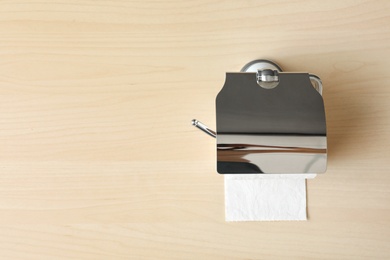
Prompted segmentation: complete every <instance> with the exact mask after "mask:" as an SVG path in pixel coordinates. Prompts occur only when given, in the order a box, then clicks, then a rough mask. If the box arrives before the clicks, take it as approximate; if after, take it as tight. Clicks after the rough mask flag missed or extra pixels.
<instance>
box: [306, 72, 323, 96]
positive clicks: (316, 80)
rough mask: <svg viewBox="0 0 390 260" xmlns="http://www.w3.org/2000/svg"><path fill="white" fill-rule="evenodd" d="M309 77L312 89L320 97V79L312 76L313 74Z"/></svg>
mask: <svg viewBox="0 0 390 260" xmlns="http://www.w3.org/2000/svg"><path fill="white" fill-rule="evenodd" d="M309 77H310V82H311V84H312V85H313V87H314V88H315V89H316V90H317V91H318V93H320V94H321V95H322V81H321V79H320V78H319V77H318V76H316V75H314V74H309Z"/></svg>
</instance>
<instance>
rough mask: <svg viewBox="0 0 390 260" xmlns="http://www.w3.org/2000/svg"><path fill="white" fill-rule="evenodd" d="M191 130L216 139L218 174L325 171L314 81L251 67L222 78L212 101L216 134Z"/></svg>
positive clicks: (265, 66) (320, 105)
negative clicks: (214, 105)
mask: <svg viewBox="0 0 390 260" xmlns="http://www.w3.org/2000/svg"><path fill="white" fill-rule="evenodd" d="M192 124H193V125H194V126H196V127H198V128H199V129H201V130H203V131H204V132H205V133H207V134H209V135H210V136H212V137H215V138H216V148H217V172H218V173H221V174H245V173H265V174H272V173H323V172H325V171H326V166H327V137H326V136H327V134H326V118H325V108H324V101H323V98H322V82H321V80H320V78H319V77H318V76H316V75H313V74H309V73H295V72H294V73H291V72H283V71H282V69H281V68H280V66H278V65H277V64H276V63H274V62H272V61H269V60H255V61H252V62H250V63H248V64H246V65H245V66H244V67H243V68H242V70H241V71H240V72H237V73H230V72H229V73H226V81H225V84H224V86H223V88H222V89H221V91H220V92H219V93H218V95H217V98H216V126H217V129H216V131H213V130H211V129H210V128H208V127H207V126H206V125H204V124H203V123H201V122H200V121H198V120H196V119H194V120H192Z"/></svg>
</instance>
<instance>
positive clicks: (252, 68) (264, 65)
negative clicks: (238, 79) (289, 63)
mask: <svg viewBox="0 0 390 260" xmlns="http://www.w3.org/2000/svg"><path fill="white" fill-rule="evenodd" d="M266 69H270V70H277V71H278V72H281V71H282V68H281V67H280V66H279V65H278V64H276V63H275V62H273V61H270V60H264V59H261V60H254V61H251V62H249V63H248V64H246V65H245V66H244V67H243V68H242V69H241V72H257V71H259V70H266Z"/></svg>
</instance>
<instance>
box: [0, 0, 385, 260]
mask: <svg viewBox="0 0 390 260" xmlns="http://www.w3.org/2000/svg"><path fill="white" fill-rule="evenodd" d="M257 58H270V59H273V60H274V61H276V62H278V63H279V64H280V65H281V66H282V67H283V68H284V69H285V70H286V71H310V72H311V73H315V74H317V75H319V76H320V77H321V78H322V80H323V83H324V99H325V103H326V112H327V120H328V121H327V124H328V132H329V138H328V142H329V166H328V171H327V173H326V174H325V175H321V176H318V177H317V178H315V179H313V180H310V181H308V188H307V189H308V214H309V221H308V222H253V223H226V222H225V221H224V201H223V178H222V176H219V175H218V174H216V173H215V171H214V168H215V165H214V164H215V161H214V158H215V143H214V142H215V141H214V140H213V139H212V138H209V137H207V136H206V135H204V134H202V133H200V132H199V131H197V130H196V129H194V128H193V127H192V126H191V124H190V121H191V119H192V118H194V117H195V118H198V119H200V120H201V121H204V122H205V123H207V124H208V125H209V126H210V127H212V128H215V108H214V100H215V96H216V94H217V93H218V91H219V90H220V88H221V87H222V85H223V82H224V74H225V72H227V71H238V70H240V69H241V67H242V66H243V65H244V64H245V63H247V62H249V61H251V60H254V59H257ZM389 67H390V2H389V1H386V0H383V1H360V0H354V1H351V0H349V1H303V0H298V1H209V0H207V1H112V0H110V1H108V0H101V1H89V0H83V1H75V0H73V1H72V0H71V1H42V0H41V1H35V0H33V1H21V0H15V1H1V2H0V111H1V113H0V143H1V145H0V172H1V174H0V258H1V259H389V258H390V175H389V162H390V149H389V147H390V137H389V132H390V90H389V84H390V73H389Z"/></svg>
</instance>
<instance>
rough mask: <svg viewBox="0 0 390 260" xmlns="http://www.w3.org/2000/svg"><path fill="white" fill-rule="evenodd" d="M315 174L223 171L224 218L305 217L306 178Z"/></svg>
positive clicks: (249, 219) (277, 218)
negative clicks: (235, 172) (234, 172)
mask: <svg viewBox="0 0 390 260" xmlns="http://www.w3.org/2000/svg"><path fill="white" fill-rule="evenodd" d="M315 176H316V174H226V175H225V219H226V221H267V220H268V221H271V220H279V221H280V220H306V219H307V214H306V179H308V178H314V177H315Z"/></svg>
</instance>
